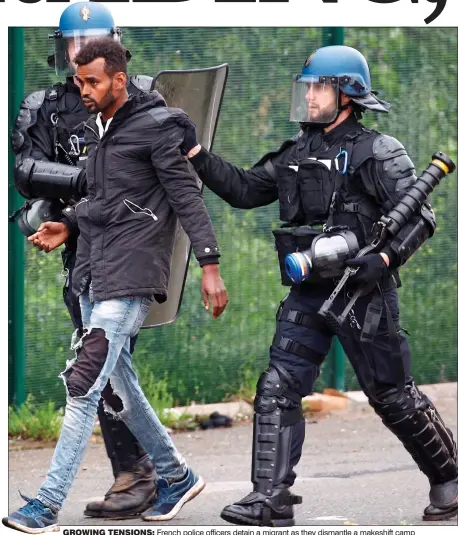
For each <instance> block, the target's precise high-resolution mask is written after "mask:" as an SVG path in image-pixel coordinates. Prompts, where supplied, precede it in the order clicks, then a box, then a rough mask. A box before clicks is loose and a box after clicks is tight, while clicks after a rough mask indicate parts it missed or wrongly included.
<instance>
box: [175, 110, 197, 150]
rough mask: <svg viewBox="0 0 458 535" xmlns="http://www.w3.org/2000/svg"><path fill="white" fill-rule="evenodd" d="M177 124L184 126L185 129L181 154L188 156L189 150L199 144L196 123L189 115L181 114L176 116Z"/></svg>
mask: <svg viewBox="0 0 458 535" xmlns="http://www.w3.org/2000/svg"><path fill="white" fill-rule="evenodd" d="M176 122H177V124H179V125H180V126H182V127H183V128H184V129H185V131H184V139H183V141H182V143H181V145H180V150H181V154H183V155H184V156H186V154H188V152H189V151H190V150H191V149H193V148H194V147H195V146H196V145H198V144H199V142H198V141H197V136H196V125H195V124H194V123H193V122H192V121H191V119H190V118H189V117H187V116H184V115H183V116H181V115H180V116H179V117H177V118H176Z"/></svg>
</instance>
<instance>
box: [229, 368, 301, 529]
mask: <svg viewBox="0 0 458 535" xmlns="http://www.w3.org/2000/svg"><path fill="white" fill-rule="evenodd" d="M294 386H295V385H294V380H293V379H292V377H291V376H290V375H289V373H288V372H287V371H286V370H285V369H284V368H283V367H281V366H280V365H278V364H272V363H271V365H270V366H269V368H268V369H267V370H266V371H265V372H264V373H263V374H262V375H261V377H260V379H259V381H258V384H257V393H256V398H255V402H254V410H255V414H254V423H253V457H252V472H251V479H252V482H253V485H254V490H253V492H251V493H250V494H248V496H246V497H245V498H243V499H242V500H240V501H239V502H236V503H235V504H233V505H229V506H227V507H225V509H224V510H223V512H222V513H221V516H222V518H224V520H227V521H228V522H232V523H235V524H248V525H258V526H293V525H294V514H293V505H294V504H298V503H302V498H301V497H300V496H294V495H292V494H291V493H290V491H289V490H288V487H289V486H290V485H291V483H288V482H287V479H288V476H289V475H290V472H292V468H293V465H292V463H291V457H292V455H291V452H292V446H293V442H295V443H297V444H299V443H300V446H302V442H303V435H304V432H305V421H304V415H303V411H302V406H301V401H302V398H301V396H300V394H298V393H297V392H295V389H294ZM293 430H294V431H295V432H296V433H298V434H300V435H301V437H302V440H300V441H296V440H295V441H293ZM297 444H296V445H297Z"/></svg>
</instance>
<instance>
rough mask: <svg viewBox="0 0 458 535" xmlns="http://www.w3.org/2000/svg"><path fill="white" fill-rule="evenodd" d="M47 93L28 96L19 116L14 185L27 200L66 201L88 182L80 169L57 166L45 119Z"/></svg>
mask: <svg viewBox="0 0 458 535" xmlns="http://www.w3.org/2000/svg"><path fill="white" fill-rule="evenodd" d="M45 94H46V92H45V91H37V92H35V93H32V94H30V95H28V96H27V97H26V98H25V99H24V100H23V101H22V103H21V107H20V110H19V113H18V115H17V116H16V120H15V124H14V128H13V131H12V133H11V144H12V148H13V152H14V154H15V155H16V163H15V167H14V184H15V186H16V189H17V190H18V191H19V193H20V194H21V195H22V196H23V197H25V198H28V199H30V198H34V199H36V198H47V199H58V198H66V197H68V196H69V195H70V196H71V195H72V193H73V191H72V190H73V189H74V188H75V187H76V184H77V183H79V182H80V181H82V180H84V170H82V169H81V168H80V167H74V166H71V165H65V164H60V163H56V162H53V161H52V160H53V151H54V143H53V139H52V127H51V124H47V121H46V118H45V108H46V102H45Z"/></svg>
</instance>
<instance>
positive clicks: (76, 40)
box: [52, 28, 120, 76]
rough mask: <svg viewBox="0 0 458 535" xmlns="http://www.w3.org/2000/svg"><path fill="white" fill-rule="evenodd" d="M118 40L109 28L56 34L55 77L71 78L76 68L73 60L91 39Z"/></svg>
mask: <svg viewBox="0 0 458 535" xmlns="http://www.w3.org/2000/svg"><path fill="white" fill-rule="evenodd" d="M110 36H112V37H113V39H115V40H116V41H119V40H120V34H119V33H118V32H117V31H114V30H113V29H111V28H94V29H92V30H69V31H65V32H59V31H58V32H56V33H55V34H54V35H53V36H52V37H54V58H55V67H56V74H57V76H73V75H74V74H76V66H75V64H74V63H73V59H74V58H75V56H76V55H77V54H78V52H79V51H80V50H81V48H82V47H83V46H84V45H85V44H86V43H88V42H89V41H90V40H91V39H100V38H101V37H110Z"/></svg>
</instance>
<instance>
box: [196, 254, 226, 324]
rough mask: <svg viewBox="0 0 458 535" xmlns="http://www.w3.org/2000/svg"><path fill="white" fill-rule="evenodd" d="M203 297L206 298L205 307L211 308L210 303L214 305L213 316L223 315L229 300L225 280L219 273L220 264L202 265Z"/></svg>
mask: <svg viewBox="0 0 458 535" xmlns="http://www.w3.org/2000/svg"><path fill="white" fill-rule="evenodd" d="M202 269H203V272H204V273H203V276H202V298H203V300H204V305H205V309H206V310H208V309H209V308H210V303H211V304H212V305H213V314H212V315H213V317H214V318H217V317H218V316H221V314H222V313H223V312H224V309H225V308H226V305H227V303H228V301H229V298H228V296H227V291H226V287H225V286H224V281H223V279H222V278H221V277H220V275H219V265H218V264H208V265H206V266H203V267H202Z"/></svg>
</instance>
